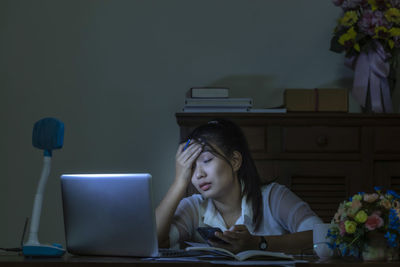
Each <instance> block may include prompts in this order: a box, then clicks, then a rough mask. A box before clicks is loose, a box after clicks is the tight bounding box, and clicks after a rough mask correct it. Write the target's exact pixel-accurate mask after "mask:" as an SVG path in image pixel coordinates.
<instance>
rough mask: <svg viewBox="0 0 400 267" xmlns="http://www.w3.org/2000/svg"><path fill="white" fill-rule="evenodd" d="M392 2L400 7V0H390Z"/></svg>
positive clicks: (394, 5) (396, 6)
mask: <svg viewBox="0 0 400 267" xmlns="http://www.w3.org/2000/svg"><path fill="white" fill-rule="evenodd" d="M390 4H391V5H392V6H393V7H395V8H400V0H390Z"/></svg>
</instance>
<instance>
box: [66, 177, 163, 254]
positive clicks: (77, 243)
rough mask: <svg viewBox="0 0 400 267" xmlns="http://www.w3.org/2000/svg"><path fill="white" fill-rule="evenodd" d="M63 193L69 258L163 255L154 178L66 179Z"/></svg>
mask: <svg viewBox="0 0 400 267" xmlns="http://www.w3.org/2000/svg"><path fill="white" fill-rule="evenodd" d="M61 190H62V202H63V214H64V227H65V238H66V247H67V250H68V252H69V253H72V254H76V255H100V256H137V257H156V256H158V255H159V254H158V244H157V231H156V223H155V215H154V206H153V201H152V189H151V175H150V174H148V173H143V174H140V173H135V174H63V175H61Z"/></svg>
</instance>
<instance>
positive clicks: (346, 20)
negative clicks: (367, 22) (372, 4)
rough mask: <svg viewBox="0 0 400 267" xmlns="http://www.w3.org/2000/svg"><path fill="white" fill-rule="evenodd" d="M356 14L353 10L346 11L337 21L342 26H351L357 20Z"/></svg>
mask: <svg viewBox="0 0 400 267" xmlns="http://www.w3.org/2000/svg"><path fill="white" fill-rule="evenodd" d="M357 19H358V16H357V13H356V12H355V11H347V12H346V13H344V16H343V17H342V18H341V19H339V23H340V24H341V25H343V26H347V27H350V26H353V25H354V24H355V23H356V22H357Z"/></svg>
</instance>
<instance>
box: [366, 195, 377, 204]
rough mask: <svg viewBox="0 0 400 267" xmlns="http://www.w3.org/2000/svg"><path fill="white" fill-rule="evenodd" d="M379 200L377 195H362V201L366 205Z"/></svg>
mask: <svg viewBox="0 0 400 267" xmlns="http://www.w3.org/2000/svg"><path fill="white" fill-rule="evenodd" d="M378 198H379V195H378V194H377V193H373V194H364V201H365V202H368V203H372V202H374V201H376V200H377V199H378Z"/></svg>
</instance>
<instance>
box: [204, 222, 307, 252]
mask: <svg viewBox="0 0 400 267" xmlns="http://www.w3.org/2000/svg"><path fill="white" fill-rule="evenodd" d="M215 235H216V236H217V237H219V238H220V239H222V240H224V241H225V242H227V243H228V244H227V245H224V244H220V243H215V242H210V243H211V245H212V246H216V247H222V248H225V249H228V250H230V251H232V252H234V253H238V252H240V251H243V250H252V249H256V250H257V249H260V248H259V244H260V242H261V237H260V236H256V235H251V234H250V233H249V231H248V229H247V227H246V226H245V225H235V226H233V227H232V228H231V229H229V230H228V231H225V232H223V233H218V232H217V233H216V234H215ZM264 238H265V240H266V241H267V243H268V248H267V250H269V251H279V252H285V253H289V254H301V252H302V250H304V249H311V248H312V245H313V234H312V231H311V230H309V231H303V232H296V233H289V234H283V235H270V236H264Z"/></svg>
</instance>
